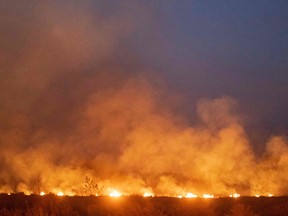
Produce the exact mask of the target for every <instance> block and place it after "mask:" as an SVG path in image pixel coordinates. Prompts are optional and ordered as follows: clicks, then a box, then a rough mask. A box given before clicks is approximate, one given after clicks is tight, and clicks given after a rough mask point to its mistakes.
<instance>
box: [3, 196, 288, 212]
mask: <svg viewBox="0 0 288 216" xmlns="http://www.w3.org/2000/svg"><path fill="white" fill-rule="evenodd" d="M0 215H1V216H12V215H13V216H18V215H21V216H30V215H31V216H32V215H33V216H34V215H35V216H38V215H39V216H42V215H43V216H62V215H71V216H77V215H81V216H82V215H84V216H89V215H96V216H97V215H101V216H105V215H110V216H112V215H123V216H124V215H126V216H130V215H131V216H137V215H139V216H140V215H153V216H154V215H155V216H156V215H157V216H164V215H165V216H176V215H181V216H185V215H186V216H188V215H191V216H192V215H213V216H214V215H215V216H218V215H219V216H223V215H225V216H242V215H245V216H256V215H259V216H260V215H261V216H266V215H267V216H271V215H275V216H282V215H283V216H284V215H288V198H287V197H272V198H271V197H270V198H267V197H259V198H254V197H240V198H238V199H233V198H216V199H199V198H196V199H178V198H171V197H149V198H148V197H145V198H144V197H140V196H130V197H121V198H111V197H95V196H85V197H83V196H82V197H81V196H73V197H68V196H64V197H57V196H56V195H53V194H48V195H45V196H38V195H30V196H26V195H24V194H11V195H7V194H1V195H0Z"/></svg>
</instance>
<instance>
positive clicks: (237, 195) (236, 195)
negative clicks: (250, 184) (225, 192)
mask: <svg viewBox="0 0 288 216" xmlns="http://www.w3.org/2000/svg"><path fill="white" fill-rule="evenodd" d="M230 197H233V198H238V197H240V194H238V193H234V194H230Z"/></svg>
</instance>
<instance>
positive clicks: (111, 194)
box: [109, 190, 122, 197]
mask: <svg viewBox="0 0 288 216" xmlns="http://www.w3.org/2000/svg"><path fill="white" fill-rule="evenodd" d="M109 196H110V197H120V196H122V194H121V193H120V192H118V191H116V190H114V191H112V192H111V193H110V194H109Z"/></svg>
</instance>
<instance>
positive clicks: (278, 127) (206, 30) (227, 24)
mask: <svg viewBox="0 0 288 216" xmlns="http://www.w3.org/2000/svg"><path fill="white" fill-rule="evenodd" d="M40 2H41V3H39V2H37V1H27V2H25V3H23V2H22V1H9V2H4V1H3V2H2V3H1V5H0V7H1V14H2V15H1V21H0V25H1V30H0V31H1V47H2V48H1V49H2V51H1V55H2V56H1V57H2V58H1V65H3V66H2V72H0V75H1V74H2V75H1V76H2V77H1V82H2V87H1V91H2V94H1V98H2V105H3V107H6V108H3V107H2V113H6V114H3V116H9V115H11V113H10V114H7V112H6V111H5V110H11V109H10V108H11V106H13V107H14V108H15V107H16V108H15V110H16V111H17V110H18V108H19V107H22V108H23V107H25V106H26V105H23V104H26V103H28V104H29V103H30V102H29V101H30V100H31V101H33V102H31V103H33V104H35V103H36V102H35V101H38V102H39V101H40V102H41V100H43V101H45V97H47V98H53V97H54V96H55V95H57V93H56V92H58V93H59V92H61V93H62V96H59V95H58V96H55V97H56V98H57V99H55V98H54V99H53V100H55V101H57V103H59V102H60V103H63V107H64V108H63V110H65V109H66V108H67V107H73V106H74V105H75V104H77V103H81V102H79V101H77V102H76V99H75V98H72V96H71V91H72V89H73V88H75V86H76V87H77V86H78V87H79V86H81V84H80V83H81V79H79V77H80V78H83V79H84V80H87V79H89V76H90V77H94V78H95V76H94V75H93V73H94V72H93V70H95V68H96V70H101V67H104V66H103V65H109V67H113V69H114V68H119V69H120V70H121V71H129V72H127V73H126V72H124V74H126V75H127V74H128V75H127V77H129V76H130V75H129V74H133V73H136V74H137V73H138V71H141V72H142V73H143V71H145V72H144V74H145V73H146V74H147V75H148V74H151V73H152V74H154V75H155V74H156V76H157V77H160V78H161V79H162V80H163V82H164V83H166V84H165V85H166V86H167V87H168V89H170V90H171V92H174V93H176V94H179V95H181V97H183V98H184V100H183V101H184V103H183V107H182V108H181V109H182V110H181V112H183V113H184V114H185V116H186V118H187V119H189V120H190V121H191V122H192V123H193V122H194V121H195V116H196V114H195V113H196V111H195V110H196V109H195V104H196V102H197V100H199V99H200V98H203V97H207V98H217V97H221V96H223V95H227V96H231V97H232V98H234V99H236V100H237V101H238V102H239V109H240V112H241V113H243V114H244V115H245V116H247V118H246V120H245V122H246V123H245V124H246V129H247V131H248V135H249V136H251V140H252V143H253V142H255V145H258V144H259V143H262V142H264V140H265V139H267V138H268V137H269V136H270V135H273V134H278V133H280V134H284V135H285V134H287V131H288V125H287V122H288V112H287V107H288V93H287V92H288V85H287V84H288V73H287V72H288V40H287V39H288V12H287V11H288V2H287V1H285V0H279V1H268V0H263V1H244V0H243V1H212V0H211V1H208V0H207V1H206V0H203V1H188V0H187V1H184V0H183V1H117V3H116V2H115V1H82V2H81V3H80V2H77V1H69V2H66V1H58V2H57V3H56V2H53V1H52V2H53V3H52V2H48V1H40ZM39 5H40V6H39ZM39 8H40V9H39ZM43 8H44V9H43ZM47 8H49V9H47ZM46 9H47V10H46ZM43 11H44V12H43ZM47 11H48V12H47ZM51 11H52V12H51ZM43 14H44V15H43ZM86 16H87V17H86ZM43 17H44V18H43ZM83 17H84V18H83ZM82 18H83V19H82ZM47 20H48V21H47ZM87 20H88V21H87ZM95 20H97V21H95ZM99 20H100V21H99ZM115 20H116V21H115ZM119 20H120V21H119ZM94 21H95V22H94ZM98 21H99V22H98ZM118 21H119V23H120V24H119V25H118V24H117V22H118ZM81 22H82V23H81ZM106 23H108V24H107V25H106ZM98 24H100V26H101V28H103V29H100V30H99V29H98V27H97V25H98ZM53 25H55V26H58V28H59V29H61V27H63V26H64V27H63V29H64V30H63V29H62V30H63V32H65V31H67V32H69V34H70V35H69V34H67V35H66V36H67V38H68V39H69V40H70V39H71V38H72V39H71V41H69V40H68V42H67V47H72V48H71V49H70V48H67V47H64V48H63V49H62V48H59V46H58V45H57V43H58V42H59V41H56V43H55V41H54V39H53V37H54V36H53V35H52V36H51V35H50V36H47V35H49V34H50V33H51V29H50V27H51V26H53ZM75 26H76V27H75ZM105 26H108V27H107V28H106V27H105ZM59 29H58V30H59ZM94 29H96V30H94ZM97 31H99V32H97ZM102 32H104V33H103V34H102ZM58 33H59V32H58ZM53 34H54V33H53ZM59 34H60V33H59ZM99 35H100V39H99V38H97V37H98V36H99ZM58 36H59V35H58ZM58 36H57V37H58ZM107 38H108V39H107ZM62 39H63V38H62ZM62 39H61V40H62ZM101 40H103V41H104V42H103V43H102V42H101ZM63 41H64V43H65V38H64V39H63ZM66 41H67V40H66ZM85 41H87V42H85ZM107 41H108V42H107ZM111 41H112V42H111ZM70 42H71V44H70ZM49 44H50V45H49ZM59 44H63V43H62V42H61V41H60V42H59ZM75 44H77V46H76V45H75ZM95 44H96V45H95ZM99 44H100V45H99ZM103 44H104V45H103ZM107 44H108V45H107ZM74 45H75V46H74ZM94 45H95V46H94ZM98 45H99V46H98ZM95 47H96V48H95ZM111 47H113V48H111ZM58 49H59V50H58ZM65 49H67V50H68V51H67V50H65ZM31 50H32V51H31ZM35 50H36V51H35ZM44 50H45V51H44ZM47 50H48V51H47ZM79 50H80V52H79ZM107 50H108V51H107ZM106 51H107V53H108V54H107V55H106V54H103V55H102V53H106ZM27 52H28V55H27ZM82 52H83V53H85V55H82V54H83V53H82ZM29 53H30V54H29ZM31 53H32V54H31ZM39 53H41V54H39ZM43 53H46V54H43ZM47 53H48V54H47ZM59 53H60V54H59ZM63 53H64V54H63ZM67 53H69V54H67ZM71 53H77V55H80V56H81V58H82V57H83V56H84V57H83V59H82V60H81V61H79V62H80V63H79V62H77V61H76V62H77V63H75V65H73V64H72V66H71V65H70V63H71V62H75V59H78V57H77V55H76V54H75V56H72V54H71ZM99 53H101V54H99ZM70 54H71V56H70ZM58 55H59V56H58ZM27 56H28V57H27ZM39 56H40V57H39ZM99 56H100V57H99ZM103 56H104V57H103ZM58 57H60V58H58ZM25 58H27V59H28V60H27V59H26V60H25ZM38 58H39V59H42V60H43V59H45V60H44V61H42V60H40V61H39V59H38ZM35 59H36V60H35ZM56 59H57V60H56ZM59 59H60V60H59ZM99 59H100V60H99ZM55 60H56V61H57V62H58V60H59V62H60V63H59V62H58V63H57V64H54V65H53V64H51V62H53V61H55ZM23 61H24V62H26V63H27V62H31V64H26V66H25V65H24V67H22V66H21V64H23ZM33 61H34V62H33ZM35 61H36V62H37V64H36V66H35V64H34V63H35ZM38 64H39V65H38ZM61 64H63V65H64V66H63V65H61ZM15 65H16V67H18V66H19V65H20V66H19V67H20V68H21V70H22V69H23V68H24V69H23V70H22V71H21V70H20V72H19V71H18V72H15V71H16V69H15ZM31 65H33V66H31ZM37 65H38V66H37ZM51 65H53V66H51ZM55 65H56V66H55ZM83 65H85V66H83ZM99 65H101V66H99ZM47 66H48V67H47ZM70 66H71V67H70ZM31 67H33V68H32V69H31ZM25 68H26V69H27V68H28V69H27V70H28V71H29V72H27V71H26V72H25V70H26V69H25ZM35 68H36V69H35ZM43 68H44V70H43ZM71 68H72V69H71ZM104 68H106V69H107V66H106V67H104ZM30 69H31V70H30ZM106 69H105V70H106ZM34 70H38V72H39V71H41V70H43V71H44V72H43V71H41V72H40V73H37V74H38V75H36V76H35V74H34V72H32V71H34ZM68 70H72V71H73V73H75V74H76V75H75V74H74V75H73V76H72V75H69V74H71V73H66V72H63V71H68ZM11 71H13V72H11ZM47 71H49V72H47ZM51 71H54V72H52V73H51V74H52V75H51V74H50V72H51ZM60 71H61V72H60ZM13 73H14V75H13ZM35 73H36V72H35ZM73 73H72V74H73ZM11 74H12V75H11ZM27 74H28V75H27ZM39 74H44V75H39ZM45 74H46V75H45ZM47 74H48V75H47ZM55 74H62V75H61V76H60V75H59V77H60V78H59V77H58V75H57V76H56V75H55ZM63 74H64V75H63ZM81 74H82V75H81ZM91 74H92V75H91ZM25 75H27V77H28V79H27V80H26V81H25V83H24V84H23V83H21V82H22V81H19V80H21V79H22V76H25ZM29 76H31V77H32V78H29ZM113 76H117V75H115V74H114V75H113ZM35 77H36V78H35ZM75 77H76V79H75ZM49 79H50V81H47V80H49ZM33 80H36V81H35V82H38V85H34V84H31V83H33V82H34V81H33ZM45 80H46V81H45ZM51 80H52V81H51ZM76 81H79V83H78V84H75V83H77V82H76ZM85 82H86V81H85ZM84 85H85V84H84ZM53 86H54V87H53ZM55 86H56V87H55ZM91 88H92V87H87V89H85V90H83V91H82V92H81V93H79V94H80V95H81V94H83V95H85V94H87V95H89V94H90V92H92V91H93V90H92V89H91ZM15 89H16V90H15ZM43 89H44V90H43ZM38 91H40V93H39V95H37V94H36V95H34V93H32V95H33V96H31V95H30V96H27V95H29V94H31V92H38ZM41 91H43V92H46V93H43V92H42V93H41ZM3 92H5V94H4V93H3ZM17 92H18V93H17ZM19 92H21V93H19ZM43 94H45V95H46V96H45V97H44V98H43ZM23 95H24V96H23ZM47 95H48V96H47ZM67 95H70V96H67ZM65 96H67V97H65ZM7 98H9V99H7ZM11 98H14V99H11ZM23 98H25V99H23ZM39 98H42V99H41V100H40V99H39ZM80 98H82V99H83V101H85V97H84V96H83V97H82V96H80ZM82 99H79V100H82ZM13 100H15V101H13ZM22 100H23V101H24V102H23V104H22V102H21V101H22ZM27 101H28V102H27ZM9 104H10V105H9ZM11 104H12V105H11ZM71 104H72V105H71ZM17 107H18V108H17ZM27 107H30V108H27V109H30V112H32V113H33V111H31V110H33V109H37V110H38V108H39V107H38V106H35V107H36V108H35V107H34V108H33V106H29V105H27ZM31 107H32V108H31ZM37 107H38V108H37ZM22 108H21V109H22ZM19 109H20V108H19ZM23 109H24V108H23ZM40 110H41V109H40ZM49 110H50V112H52V113H53V112H54V111H55V110H56V111H55V112H56V113H54V114H55V115H54V114H53V115H54V116H57V114H59V113H62V111H63V110H61V109H60V110H58V108H57V109H54V108H53V107H52V108H51V109H49ZM51 110H52V111H51ZM53 110H54V111H53ZM16 111H15V112H16ZM46 111H47V110H46ZM46 111H41V112H40V113H38V114H35V116H37V117H35V119H36V120H34V121H41V119H43V118H44V119H45V117H43V116H42V115H43V112H44V113H45V112H46ZM9 112H10V111H9ZM25 112H26V111H25ZM58 112H59V113H58ZM41 113H42V114H41ZM51 115H52V114H51ZM32 116H33V115H32ZM7 118H9V117H7ZM39 119H40V120H39ZM44 122H45V121H44ZM3 123H4V124H5V121H4V120H3ZM43 124H44V123H43ZM257 143H258V144H257ZM259 145H261V144H259Z"/></svg>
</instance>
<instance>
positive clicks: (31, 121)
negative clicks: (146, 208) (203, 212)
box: [0, 1, 288, 196]
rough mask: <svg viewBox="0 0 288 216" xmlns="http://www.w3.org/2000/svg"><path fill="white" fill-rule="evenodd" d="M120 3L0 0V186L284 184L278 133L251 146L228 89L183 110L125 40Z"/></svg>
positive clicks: (196, 188)
mask: <svg viewBox="0 0 288 216" xmlns="http://www.w3.org/2000/svg"><path fill="white" fill-rule="evenodd" d="M81 2H82V1H81ZM124 6H125V5H122V4H119V5H117V11H118V12H117V13H116V12H115V11H114V13H112V14H109V13H106V12H105V7H104V8H102V9H103V10H102V11H97V8H98V7H103V5H101V3H99V2H93V1H83V2H82V3H73V4H67V3H64V1H63V2H62V1H60V3H59V2H57V3H49V4H45V2H40V3H35V2H34V1H28V2H26V1H25V4H24V3H19V2H13V1H9V2H2V3H1V5H0V8H2V10H3V11H1V15H0V16H1V17H0V20H1V21H0V22H1V34H2V35H3V37H1V41H0V45H1V47H2V48H1V49H0V50H1V51H0V64H1V72H0V75H1V79H0V101H1V106H0V121H1V123H0V146H1V152H0V167H1V170H0V192H25V193H39V191H40V190H41V191H46V192H53V193H57V192H59V191H63V192H64V193H65V194H70V195H73V194H79V195H83V194H85V188H84V187H85V186H84V179H85V176H88V177H89V178H92V179H94V181H95V182H96V183H97V184H98V188H99V190H98V191H97V193H100V194H109V192H111V191H112V190H113V189H118V190H120V191H121V192H122V193H124V194H143V193H145V192H147V193H151V194H152V193H154V194H156V195H168V196H177V195H185V194H186V193H187V192H193V193H195V194H204V193H213V194H218V195H229V194H231V193H236V192H237V193H241V194H246V195H253V194H262V195H267V194H269V193H273V194H275V195H283V194H287V193H288V188H287V184H286V183H287V181H288V170H287V167H288V144H287V140H286V139H285V137H281V136H276V137H271V139H270V140H269V141H268V142H267V144H266V146H267V148H266V152H265V153H264V154H263V155H262V156H261V157H258V156H256V155H255V153H254V152H253V148H252V146H251V144H250V143H249V139H248V137H247V134H246V131H245V125H244V124H243V121H242V115H241V114H240V112H239V111H238V103H237V101H236V100H235V99H233V98H230V97H228V96H221V97H219V98H214V99H208V98H206V99H200V100H199V102H198V104H197V105H196V106H197V115H198V120H199V121H198V123H197V124H194V125H191V123H189V122H188V121H186V118H187V116H185V115H184V114H181V113H179V112H178V111H177V112H176V111H175V110H179V107H177V106H179V105H178V104H175V101H176V102H177V103H178V102H179V101H178V99H177V98H175V96H173V95H174V94H175V93H173V92H171V91H170V90H169V89H167V88H166V87H165V85H164V84H163V83H162V81H161V79H160V78H159V77H157V76H156V75H151V72H146V69H145V68H144V67H140V66H139V65H138V64H137V62H135V58H134V57H133V56H134V53H135V52H136V51H135V50H134V49H132V48H133V46H132V45H131V47H130V49H128V48H127V47H129V46H127V47H126V49H123V44H125V43H127V41H129V38H131V37H132V36H133V34H134V32H135V29H137V20H136V21H133V19H131V17H130V16H132V15H131V14H133V10H134V9H135V8H137V7H138V6H137V4H135V3H134V4H132V6H131V8H129V10H128V9H127V7H124ZM93 7H95V8H94V9H93ZM3 8H4V9H3ZM145 10H146V11H145V13H144V11H141V13H143V14H142V15H143V17H144V18H145V16H146V18H147V20H148V19H149V18H148V16H147V14H150V12H151V11H150V9H149V7H148V6H147V7H146V8H145ZM103 11H104V12H103ZM146 12H147V13H146ZM115 13H116V15H117V16H116V15H115ZM145 14H146V15H145ZM124 60H125V61H124ZM185 113H186V112H185Z"/></svg>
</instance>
